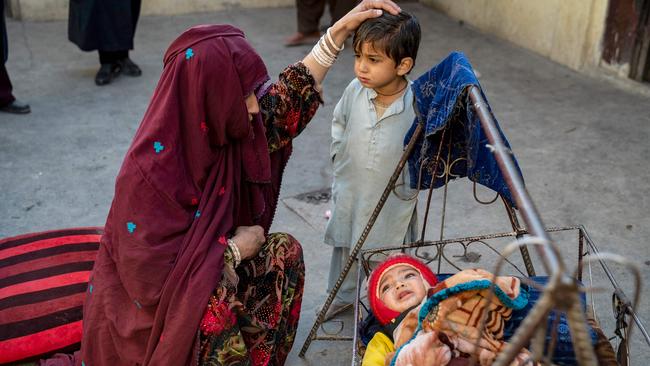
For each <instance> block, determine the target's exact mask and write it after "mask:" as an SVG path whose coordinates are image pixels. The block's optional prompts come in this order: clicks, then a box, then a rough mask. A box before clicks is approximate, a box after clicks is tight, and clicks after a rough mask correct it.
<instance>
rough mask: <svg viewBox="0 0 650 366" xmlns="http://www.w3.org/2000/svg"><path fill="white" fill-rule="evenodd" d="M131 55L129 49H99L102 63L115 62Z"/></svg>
mask: <svg viewBox="0 0 650 366" xmlns="http://www.w3.org/2000/svg"><path fill="white" fill-rule="evenodd" d="M127 57H129V51H99V63H100V64H114V63H116V62H117V61H119V60H123V59H125V58H127Z"/></svg>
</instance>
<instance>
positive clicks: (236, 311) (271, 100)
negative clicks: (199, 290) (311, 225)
mask: <svg viewBox="0 0 650 366" xmlns="http://www.w3.org/2000/svg"><path fill="white" fill-rule="evenodd" d="M321 102H322V101H321V98H320V94H319V92H318V90H317V89H316V87H315V81H314V79H313V77H312V76H311V75H310V74H309V71H308V69H307V68H306V67H305V66H304V65H303V64H302V63H297V64H294V65H290V66H288V67H287V68H286V69H285V70H284V71H283V72H282V73H281V74H280V78H279V80H278V81H277V82H276V83H275V84H273V85H271V86H270V87H269V89H268V91H267V92H266V93H265V94H264V95H263V96H262V97H261V98H260V109H261V113H262V116H263V118H262V119H263V120H264V124H265V127H266V131H267V133H266V134H267V140H268V146H269V152H274V151H276V150H279V149H281V148H283V147H285V146H287V145H288V144H290V143H291V140H292V139H293V138H294V137H295V136H297V135H298V134H299V133H300V132H301V131H302V130H303V129H304V128H305V126H306V125H307V123H309V121H310V120H311V118H312V117H313V116H314V114H315V113H316V110H317V109H318V105H319V104H320V103H321ZM224 261H225V264H224V270H223V275H222V279H221V281H220V283H219V284H218V285H217V286H216V288H215V290H214V292H213V293H212V295H211V296H210V300H209V304H208V306H207V308H206V310H205V313H204V315H203V319H202V321H201V325H200V346H201V348H200V354H199V360H200V364H201V365H211V366H212V365H215V366H217V365H218V366H221V365H229V366H230V365H255V366H257V365H283V364H284V362H285V360H286V358H287V355H288V354H289V351H290V350H291V346H292V345H293V341H294V338H295V335H296V330H297V327H298V319H299V317H300V306H301V303H302V293H303V288H304V279H305V264H304V261H303V257H302V248H301V247H300V243H299V242H298V241H297V240H296V239H295V238H293V237H292V236H290V235H288V234H284V233H273V234H269V235H268V237H267V240H266V243H265V244H264V245H263V246H262V249H261V251H260V253H259V254H258V255H257V256H255V257H254V258H253V259H250V260H246V261H242V263H241V264H240V265H239V266H238V267H237V268H234V263H235V261H234V259H233V254H232V252H231V251H230V249H227V250H226V252H225V258H224Z"/></svg>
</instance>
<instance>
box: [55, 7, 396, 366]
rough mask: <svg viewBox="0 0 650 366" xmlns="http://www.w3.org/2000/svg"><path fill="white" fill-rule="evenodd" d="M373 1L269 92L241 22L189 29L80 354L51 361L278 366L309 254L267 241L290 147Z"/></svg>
mask: <svg viewBox="0 0 650 366" xmlns="http://www.w3.org/2000/svg"><path fill="white" fill-rule="evenodd" d="M382 10H383V11H389V12H391V13H394V14H397V13H398V12H399V8H398V7H397V6H396V5H395V4H394V3H392V2H391V1H388V0H374V1H370V0H366V1H364V2H362V3H361V4H359V5H358V6H357V7H356V8H354V9H353V10H352V11H350V13H348V14H347V15H346V16H345V17H343V18H342V19H341V20H339V21H338V22H337V23H336V24H334V26H332V28H331V29H330V30H329V31H328V32H327V34H326V35H324V36H323V38H321V40H320V41H319V43H318V44H317V45H316V46H314V49H313V50H312V52H311V53H310V54H309V55H307V56H306V57H305V58H304V59H303V60H302V61H301V62H298V63H296V64H293V65H290V66H288V67H287V68H286V69H285V70H284V71H283V72H282V73H281V74H280V78H279V80H278V81H277V82H275V83H273V84H270V83H267V81H268V79H269V78H268V76H267V71H266V68H265V66H264V63H263V62H262V60H261V59H260V57H259V56H258V55H257V53H256V52H255V51H254V50H253V48H252V47H251V45H250V44H249V43H248V42H247V41H246V39H245V38H244V34H243V33H242V32H241V31H240V30H238V29H237V28H234V27H232V26H227V25H206V26H198V27H194V28H191V29H189V30H187V31H186V32H185V33H183V34H182V35H181V36H180V37H179V38H178V39H176V40H175V41H174V42H173V43H172V44H171V46H170V47H169V49H168V50H167V52H166V54H165V57H164V69H163V73H162V76H161V78H160V81H159V83H158V86H157V88H156V90H155V92H154V95H153V97H152V100H151V104H150V105H149V108H148V109H147V112H146V113H145V116H144V119H143V121H142V123H141V125H140V127H139V129H138V131H137V132H136V135H135V138H134V140H133V143H132V145H131V147H130V148H129V150H128V152H127V154H126V157H125V159H124V162H123V164H122V168H121V170H120V172H119V175H118V177H117V182H116V187H115V198H114V200H113V204H112V207H111V210H110V212H109V215H108V219H107V222H106V226H105V233H104V236H103V237H102V240H101V245H100V249H99V253H98V256H97V260H96V262H95V266H94V269H93V274H92V275H91V277H90V281H89V286H88V294H87V298H86V302H85V306H84V320H83V340H82V344H81V352H80V353H78V354H76V355H75V357H74V359H69V358H65V359H64V358H59V359H58V360H49V361H44V362H43V363H45V364H66V363H70V362H74V363H76V364H77V365H88V366H94V365H174V366H176V365H196V364H206V365H207V364H209V365H239V364H246V365H249V364H252V365H282V364H284V362H285V360H286V357H287V354H288V353H289V351H290V349H291V346H292V343H293V340H294V337H295V333H296V328H297V324H298V318H299V315H300V304H301V300H302V291H303V283H304V262H303V259H302V252H301V248H300V244H299V243H298V242H297V241H296V239H294V238H293V237H291V236H290V235H288V234H279V233H276V234H268V235H267V233H268V230H269V227H270V226H271V222H272V220H273V214H274V212H275V207H276V203H277V198H278V193H279V190H280V183H281V180H282V172H283V169H284V167H285V165H286V163H287V160H288V159H289V156H290V154H291V148H292V139H293V138H294V137H296V136H297V135H298V134H299V133H300V132H301V131H302V130H303V129H304V128H305V126H306V125H307V123H308V122H309V121H310V119H311V118H312V116H313V115H314V113H315V112H316V109H317V108H318V106H319V103H320V102H321V98H320V94H319V84H320V83H321V81H322V80H323V78H324V77H325V74H326V73H327V70H328V68H329V67H330V66H331V65H332V63H333V62H334V61H335V57H336V54H337V53H338V51H340V49H341V48H342V47H343V43H344V41H345V39H346V38H347V37H348V36H349V35H350V34H351V33H352V32H353V31H354V30H355V29H356V28H357V27H358V26H359V24H361V23H362V22H363V21H364V20H365V19H368V18H371V17H376V16H378V15H380V14H381V11H382Z"/></svg>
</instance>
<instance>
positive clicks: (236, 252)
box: [228, 239, 241, 268]
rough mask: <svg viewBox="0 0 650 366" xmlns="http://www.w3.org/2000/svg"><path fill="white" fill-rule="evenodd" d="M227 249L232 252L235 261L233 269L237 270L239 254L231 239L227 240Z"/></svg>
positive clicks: (239, 260)
mask: <svg viewBox="0 0 650 366" xmlns="http://www.w3.org/2000/svg"><path fill="white" fill-rule="evenodd" d="M228 247H229V248H230V251H232V255H233V257H234V259H235V268H237V267H238V266H239V263H241V253H240V252H239V248H238V247H237V244H235V241H234V240H232V239H228Z"/></svg>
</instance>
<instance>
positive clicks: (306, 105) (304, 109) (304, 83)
mask: <svg viewBox="0 0 650 366" xmlns="http://www.w3.org/2000/svg"><path fill="white" fill-rule="evenodd" d="M322 102H323V101H322V99H321V96H320V93H319V91H318V90H317V89H316V81H315V80H314V78H313V77H312V76H311V74H310V73H309V70H308V69H307V67H306V66H305V65H304V64H303V63H302V62H298V63H295V64H293V65H289V66H288V67H287V68H286V69H284V71H282V73H281V74H280V78H279V80H278V81H277V82H276V83H275V84H272V85H271V86H270V87H269V89H268V90H267V91H266V93H265V94H264V95H263V96H262V98H261V99H260V110H261V113H262V119H263V120H264V126H265V127H266V139H267V141H268V145H269V152H274V151H276V150H279V149H281V148H282V147H284V146H286V145H287V144H288V143H289V142H290V141H291V140H292V139H293V138H294V137H296V136H298V135H299V134H300V132H302V130H304V129H305V127H306V126H307V124H308V123H309V121H311V119H312V117H313V116H314V114H316V110H317V109H318V106H319V104H320V103H322Z"/></svg>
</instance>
